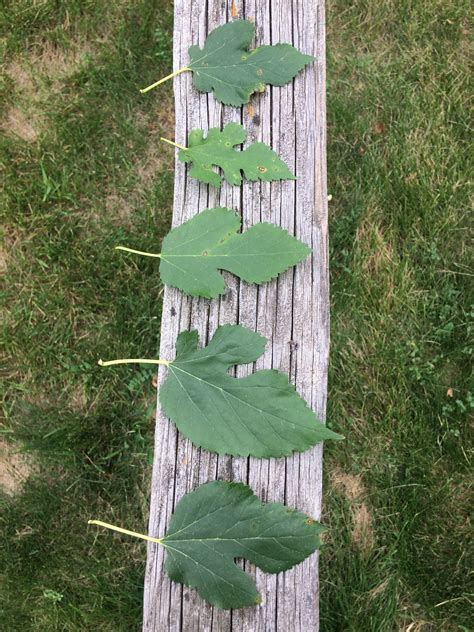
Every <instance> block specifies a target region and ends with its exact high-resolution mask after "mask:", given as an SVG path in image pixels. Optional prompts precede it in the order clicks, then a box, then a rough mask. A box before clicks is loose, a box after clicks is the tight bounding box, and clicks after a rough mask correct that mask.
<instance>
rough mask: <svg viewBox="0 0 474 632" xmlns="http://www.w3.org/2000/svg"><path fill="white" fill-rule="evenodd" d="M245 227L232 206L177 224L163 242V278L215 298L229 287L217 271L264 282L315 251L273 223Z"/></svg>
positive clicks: (248, 280) (171, 283) (212, 210)
mask: <svg viewBox="0 0 474 632" xmlns="http://www.w3.org/2000/svg"><path fill="white" fill-rule="evenodd" d="M240 225H241V220H240V218H239V217H238V215H236V214H235V213H234V212H233V211H232V210H231V209H226V208H213V209H206V210H204V211H202V212H201V213H199V214H198V215H196V216H195V217H193V218H192V219H190V220H189V221H187V222H185V223H184V224H182V225H181V226H178V227H177V228H174V229H173V230H172V231H171V232H170V233H169V234H168V235H167V236H166V237H165V239H164V240H163V250H162V252H161V255H160V258H161V262H160V274H161V278H162V280H163V282H164V283H166V285H171V286H173V287H177V288H179V289H180V290H182V291H183V292H186V294H191V295H192V296H204V297H206V298H214V297H216V296H218V295H219V294H222V293H223V292H224V291H225V287H226V286H225V283H224V279H223V277H222V275H221V274H220V273H219V272H218V270H228V271H229V272H232V273H233V274H235V275H237V276H238V277H240V278H241V279H242V280H243V281H246V282H247V283H263V282H265V281H270V280H271V279H273V278H275V277H276V276H278V274H280V273H281V272H284V271H285V270H287V269H288V268H290V267H291V266H294V265H295V264H297V263H298V262H299V261H302V260H303V259H304V258H305V257H307V256H308V254H309V253H310V252H311V249H310V248H308V246H306V245H305V244H303V243H302V242H300V241H298V240H297V239H295V238H294V237H292V236H291V235H289V234H288V233H287V232H286V231H285V230H283V229H282V228H279V227H278V226H274V225H273V224H266V223H262V224H255V225H254V226H252V227H251V228H249V229H248V230H247V231H245V232H244V233H242V234H239V230H240Z"/></svg>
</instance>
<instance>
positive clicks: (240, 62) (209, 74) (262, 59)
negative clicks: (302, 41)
mask: <svg viewBox="0 0 474 632" xmlns="http://www.w3.org/2000/svg"><path fill="white" fill-rule="evenodd" d="M254 35H255V25H254V24H252V22H249V21H248V20H235V21H233V22H229V24H224V25H223V26H219V27H218V28H216V29H214V30H213V31H212V32H211V33H209V35H208V36H207V39H206V41H205V43H204V48H202V49H201V48H199V46H191V47H190V49H189V59H190V63H189V64H188V66H187V68H188V69H189V70H192V71H193V85H194V87H195V88H197V89H198V90H200V91H201V92H211V91H214V95H215V98H216V99H217V100H218V101H221V102H222V103H225V104H227V105H235V106H239V105H243V104H244V103H248V101H249V99H250V96H251V95H252V94H253V93H254V92H262V91H263V90H264V89H265V85H266V84H270V85H272V86H283V85H285V84H286V83H288V82H289V81H291V79H293V77H294V76H295V75H296V74H297V73H298V72H299V71H300V70H302V69H303V68H304V66H305V65H306V64H308V63H310V62H312V61H313V60H314V58H313V57H312V56H311V55H304V54H303V53H300V52H299V51H298V50H297V49H296V48H294V47H293V46H291V45H290V44H275V45H273V46H259V47H258V48H255V49H253V50H252V51H249V50H248V49H249V47H250V44H251V43H252V39H253V37H254Z"/></svg>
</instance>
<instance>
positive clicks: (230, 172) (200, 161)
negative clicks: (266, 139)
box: [178, 123, 295, 187]
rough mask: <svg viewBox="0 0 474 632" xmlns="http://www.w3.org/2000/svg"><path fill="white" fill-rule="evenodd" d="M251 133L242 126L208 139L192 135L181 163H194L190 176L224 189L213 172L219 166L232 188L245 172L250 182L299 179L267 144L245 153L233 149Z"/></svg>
mask: <svg viewBox="0 0 474 632" xmlns="http://www.w3.org/2000/svg"><path fill="white" fill-rule="evenodd" d="M246 137H247V132H246V131H245V129H244V128H243V127H242V125H239V124H238V123H228V124H227V125H226V126H225V127H224V129H223V130H222V131H221V130H220V129H219V128H218V127H213V128H211V129H210V130H209V132H208V135H207V137H205V138H204V134H203V131H202V130H200V129H195V130H192V132H191V133H190V134H189V139H188V147H187V149H185V150H183V149H182V150H181V151H180V152H179V153H178V157H179V159H180V160H181V162H185V163H189V162H190V163H192V168H191V171H190V176H191V177H192V178H196V179H197V180H200V181H201V182H204V183H206V184H212V185H214V186H216V187H217V186H220V185H221V182H222V178H221V176H220V175H219V174H217V173H216V172H215V171H213V169H212V166H213V165H217V166H218V167H220V168H221V169H222V171H223V175H224V178H225V179H226V180H227V182H228V183H229V184H233V185H239V184H241V182H242V175H241V174H242V172H243V173H244V176H245V178H246V179H247V180H250V181H252V182H255V181H256V180H263V181H265V182H271V181H273V180H295V176H294V175H293V174H292V173H291V171H290V170H289V169H288V167H287V165H286V164H285V163H284V162H283V160H281V159H280V158H279V157H278V155H277V154H276V153H275V152H274V151H273V150H272V149H270V147H268V146H267V145H265V143H253V144H252V145H250V147H247V148H246V149H244V150H243V151H236V150H235V149H233V147H234V145H240V144H241V143H243V142H244V141H245V138H246Z"/></svg>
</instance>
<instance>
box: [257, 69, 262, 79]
mask: <svg viewBox="0 0 474 632" xmlns="http://www.w3.org/2000/svg"><path fill="white" fill-rule="evenodd" d="M257 75H258V76H259V77H261V76H262V75H263V70H262V69H261V68H259V69H258V70H257Z"/></svg>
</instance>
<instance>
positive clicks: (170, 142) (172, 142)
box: [160, 136, 188, 151]
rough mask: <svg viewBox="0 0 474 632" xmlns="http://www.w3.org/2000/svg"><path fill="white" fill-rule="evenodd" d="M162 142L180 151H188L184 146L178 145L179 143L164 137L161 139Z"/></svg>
mask: <svg viewBox="0 0 474 632" xmlns="http://www.w3.org/2000/svg"><path fill="white" fill-rule="evenodd" d="M160 140H162V141H163V142H164V143H168V145H173V147H177V148H178V149H181V150H182V151H188V148H187V147H184V146H183V145H178V143H175V142H174V141H173V140H168V139H167V138H163V136H161V137H160Z"/></svg>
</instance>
